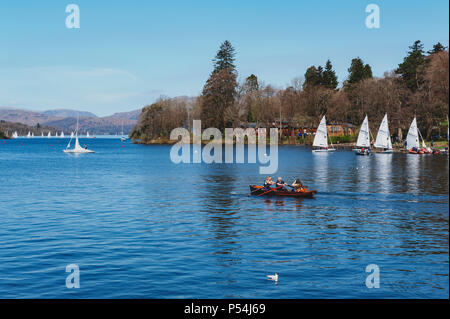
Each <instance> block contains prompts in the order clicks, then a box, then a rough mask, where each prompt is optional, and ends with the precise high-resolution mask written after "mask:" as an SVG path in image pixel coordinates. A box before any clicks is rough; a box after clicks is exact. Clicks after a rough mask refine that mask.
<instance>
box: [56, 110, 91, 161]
mask: <svg viewBox="0 0 450 319" xmlns="http://www.w3.org/2000/svg"><path fill="white" fill-rule="evenodd" d="M70 142H72V138H71V139H70V140H69V144H67V146H66V149H65V150H63V152H64V153H74V154H86V153H95V152H94V151H92V150H89V149H87V147H84V148H83V147H81V146H80V143H79V142H78V118H77V129H76V130H75V147H74V148H72V149H70V148H69V147H70Z"/></svg>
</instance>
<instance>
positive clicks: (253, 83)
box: [244, 74, 259, 93]
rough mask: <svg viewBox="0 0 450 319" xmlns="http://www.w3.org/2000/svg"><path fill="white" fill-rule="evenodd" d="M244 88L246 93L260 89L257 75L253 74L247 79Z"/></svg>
mask: <svg viewBox="0 0 450 319" xmlns="http://www.w3.org/2000/svg"><path fill="white" fill-rule="evenodd" d="M244 90H245V92H246V93H248V92H255V91H258V90H259V84H258V78H257V77H256V75H254V74H251V75H250V76H249V77H247V78H246V79H245V83H244Z"/></svg>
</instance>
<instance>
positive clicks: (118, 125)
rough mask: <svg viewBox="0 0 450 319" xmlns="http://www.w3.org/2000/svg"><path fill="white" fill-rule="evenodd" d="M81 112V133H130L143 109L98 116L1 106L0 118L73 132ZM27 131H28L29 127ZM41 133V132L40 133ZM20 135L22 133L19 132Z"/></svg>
mask: <svg viewBox="0 0 450 319" xmlns="http://www.w3.org/2000/svg"><path fill="white" fill-rule="evenodd" d="M78 113H79V114H80V118H79V129H80V132H81V133H84V132H86V131H88V132H90V133H91V134H98V135H101V134H117V133H121V132H122V125H123V131H124V133H125V134H128V133H129V132H130V130H131V129H132V128H133V127H134V125H136V123H137V119H138V117H139V114H140V113H141V110H140V109H139V110H134V111H130V112H121V113H115V114H113V115H110V116H105V117H97V116H96V115H95V114H93V113H90V112H78V111H74V110H64V109H61V110H50V111H45V112H34V111H28V110H19V109H11V108H0V120H4V121H6V122H13V123H22V124H25V125H29V126H32V127H34V126H36V125H38V124H40V125H41V126H48V127H52V128H56V129H57V130H58V131H64V132H66V133H67V132H72V131H74V130H75V128H76V122H77V120H76V117H77V114H78ZM65 115H70V116H65ZM24 129H25V130H27V132H26V133H28V129H26V128H24ZM35 134H36V133H35ZM39 134H40V133H39ZM19 135H20V133H19Z"/></svg>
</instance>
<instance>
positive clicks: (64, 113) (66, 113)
mask: <svg viewBox="0 0 450 319" xmlns="http://www.w3.org/2000/svg"><path fill="white" fill-rule="evenodd" d="M42 114H45V115H49V116H54V117H62V118H64V117H77V116H80V117H93V118H97V117H98V116H97V115H95V114H94V113H91V112H83V111H75V110H67V109H58V110H48V111H44V112H42Z"/></svg>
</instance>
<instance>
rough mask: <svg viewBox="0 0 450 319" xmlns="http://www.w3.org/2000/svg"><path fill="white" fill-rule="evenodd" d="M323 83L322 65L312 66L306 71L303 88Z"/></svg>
mask: <svg viewBox="0 0 450 319" xmlns="http://www.w3.org/2000/svg"><path fill="white" fill-rule="evenodd" d="M321 83H322V67H318V68H316V67H315V66H314V65H313V66H310V67H309V68H308V69H307V70H306V72H305V82H304V83H303V89H307V88H312V87H315V86H317V85H320V84H321Z"/></svg>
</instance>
